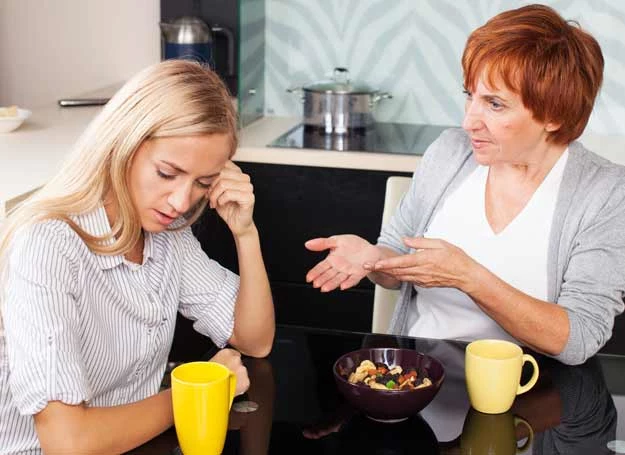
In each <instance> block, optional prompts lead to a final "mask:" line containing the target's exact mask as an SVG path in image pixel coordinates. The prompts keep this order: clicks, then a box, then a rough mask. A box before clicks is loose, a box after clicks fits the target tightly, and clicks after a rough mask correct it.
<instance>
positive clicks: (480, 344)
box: [465, 340, 538, 414]
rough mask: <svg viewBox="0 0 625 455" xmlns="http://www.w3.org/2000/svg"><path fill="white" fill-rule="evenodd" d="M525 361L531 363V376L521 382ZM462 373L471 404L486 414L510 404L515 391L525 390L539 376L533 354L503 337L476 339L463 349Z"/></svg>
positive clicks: (505, 407) (530, 386) (506, 407)
mask: <svg viewBox="0 0 625 455" xmlns="http://www.w3.org/2000/svg"><path fill="white" fill-rule="evenodd" d="M525 362H530V363H531V364H532V366H533V367H534V373H533V374H532V377H531V378H530V380H529V381H528V382H527V384H525V385H521V384H520V382H521V369H522V367H523V364H524V363H525ZM465 375H466V382H467V391H468V392H469V401H471V406H473V407H474V408H475V409H477V410H478V411H480V412H484V413H486V414H500V413H502V412H506V411H507V410H509V409H510V408H511V407H512V403H513V402H514V399H515V398H516V396H517V395H520V394H522V393H525V392H527V391H528V390H530V389H531V388H532V387H534V384H536V381H537V380H538V364H537V363H536V360H535V359H534V357H532V356H531V355H529V354H523V351H522V350H521V348H520V347H519V346H517V345H516V344H514V343H510V342H509V341H504V340H478V341H474V342H472V343H470V344H469V345H468V346H467V348H466V353H465Z"/></svg>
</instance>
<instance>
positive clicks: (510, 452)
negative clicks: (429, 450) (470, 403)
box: [460, 409, 534, 455]
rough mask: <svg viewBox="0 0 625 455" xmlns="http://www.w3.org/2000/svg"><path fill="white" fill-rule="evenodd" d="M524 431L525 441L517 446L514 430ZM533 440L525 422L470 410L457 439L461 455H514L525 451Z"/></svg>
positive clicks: (507, 413) (505, 416) (502, 415)
mask: <svg viewBox="0 0 625 455" xmlns="http://www.w3.org/2000/svg"><path fill="white" fill-rule="evenodd" d="M519 425H520V426H522V427H525V433H526V435H527V439H526V440H525V442H524V443H523V444H521V445H520V446H519V445H518V441H517V427H518V426H519ZM533 440H534V430H532V427H531V425H530V424H529V423H527V421H525V420H524V419H522V418H520V417H517V416H515V415H512V413H511V412H504V413H503V414H484V413H481V412H478V411H476V410H475V409H469V412H468V413H467V417H466V419H465V420H464V426H463V427H462V434H461V435H460V449H461V450H460V451H461V453H462V454H463V455H475V454H488V453H493V454H497V455H515V454H521V453H524V452H525V451H527V449H529V448H530V447H531V445H532V441H533Z"/></svg>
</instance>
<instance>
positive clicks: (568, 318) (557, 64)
mask: <svg viewBox="0 0 625 455" xmlns="http://www.w3.org/2000/svg"><path fill="white" fill-rule="evenodd" d="M603 63H604V62H603V56H602V53H601V49H600V47H599V44H598V43H597V41H596V40H595V39H594V38H593V37H592V36H591V35H590V34H588V33H587V32H585V31H584V30H582V29H581V28H580V27H579V25H578V24H576V23H572V22H568V21H566V20H564V19H563V18H562V17H561V16H560V15H559V14H558V13H557V12H556V11H554V10H553V9H552V8H550V7H548V6H544V5H528V6H524V7H522V8H519V9H515V10H511V11H506V12H503V13H501V14H499V15H497V16H495V17H494V18H492V19H491V20H489V21H488V22H487V23H486V24H485V25H483V26H482V27H480V28H478V29H476V30H475V31H474V32H473V33H472V34H471V35H470V36H469V38H468V41H467V44H466V47H465V50H464V54H463V56H462V68H463V71H464V86H465V93H466V104H465V116H464V121H463V124H462V129H451V130H447V131H445V132H444V133H443V134H442V135H441V136H440V138H438V139H437V140H436V141H435V142H434V143H433V144H432V145H431V146H430V147H429V149H428V150H427V152H426V154H425V156H424V157H423V159H422V161H421V163H420V165H419V167H418V168H417V170H416V172H415V174H414V176H413V181H412V185H411V188H410V189H409V191H408V192H407V194H406V195H405V196H404V198H403V199H402V201H401V202H400V204H399V207H398V209H397V211H396V213H395V215H394V216H393V218H392V221H391V222H390V223H389V224H388V225H386V226H384V227H383V229H382V232H381V234H380V237H379V239H378V242H377V244H376V245H372V244H370V243H369V242H367V241H366V240H364V239H362V238H360V237H358V236H355V235H337V236H332V237H329V238H323V239H313V240H309V241H308V242H307V243H306V247H307V248H309V249H310V250H313V251H322V250H329V254H328V256H327V257H326V258H325V259H324V260H322V261H321V262H320V263H319V264H317V265H316V266H315V267H314V268H313V269H311V270H310V272H309V273H308V276H307V280H308V281H309V282H312V283H313V285H314V286H315V287H317V288H320V289H321V291H323V292H327V291H330V290H333V289H336V288H340V289H347V288H349V287H352V286H354V285H355V284H356V283H358V282H359V281H360V280H361V279H362V278H364V277H365V276H367V277H369V278H370V279H371V280H373V281H374V282H376V283H378V284H380V285H382V286H385V287H388V288H400V289H401V295H400V298H399V301H398V302H397V305H396V309H395V314H394V316H393V319H392V322H391V326H390V328H389V330H390V331H391V332H392V333H397V334H403V335H411V336H421V337H433V338H451V339H461V340H473V339H476V338H498V339H509V340H513V341H517V342H520V343H522V344H525V345H527V346H529V347H531V348H533V349H535V350H537V351H540V352H543V353H545V354H548V355H551V356H553V357H555V358H557V359H559V360H560V361H562V362H564V363H567V364H578V363H582V362H584V361H585V360H586V359H587V358H588V357H590V356H592V355H594V354H595V353H596V352H597V351H598V350H599V349H600V348H601V347H602V346H603V345H604V344H605V343H606V342H607V341H608V339H609V338H610V336H611V333H612V327H613V324H614V318H615V316H616V315H617V314H619V313H621V312H622V311H623V296H624V295H625V168H623V167H622V166H618V165H616V164H613V163H611V162H610V161H607V160H605V159H603V158H601V157H599V156H598V155H596V154H594V153H592V152H590V151H588V150H586V149H585V148H584V146H583V145H582V144H581V143H579V142H576V141H575V140H576V139H577V138H578V137H579V136H580V135H581V134H582V132H583V130H584V128H585V126H586V124H587V122H588V119H589V117H590V114H591V111H592V108H593V104H594V100H595V98H596V96H597V92H598V91H599V87H600V86H601V83H602V78H603Z"/></svg>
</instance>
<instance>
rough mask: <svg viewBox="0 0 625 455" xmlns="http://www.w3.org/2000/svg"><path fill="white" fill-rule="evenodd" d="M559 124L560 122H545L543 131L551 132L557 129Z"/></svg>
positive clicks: (560, 124)
mask: <svg viewBox="0 0 625 455" xmlns="http://www.w3.org/2000/svg"><path fill="white" fill-rule="evenodd" d="M561 126H562V123H556V122H548V123H546V124H545V131H546V132H548V133H553V132H554V131H558V130H559V129H560V127H561Z"/></svg>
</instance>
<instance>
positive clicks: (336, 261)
mask: <svg viewBox="0 0 625 455" xmlns="http://www.w3.org/2000/svg"><path fill="white" fill-rule="evenodd" d="M304 245H305V246H306V248H307V249H309V250H311V251H324V250H330V253H329V254H328V256H326V258H325V259H324V260H323V261H321V262H320V263H319V264H317V265H316V266H314V267H313V268H312V269H310V271H309V272H308V273H307V274H306V282H307V283H311V282H312V284H313V286H314V287H315V288H320V290H321V292H329V291H332V290H334V289H336V288H340V289H341V290H344V289H349V288H351V287H353V286H355V285H357V284H358V283H359V282H360V280H362V279H363V278H364V277H365V276H367V274H368V273H370V270H365V269H364V268H363V264H365V263H372V264H373V263H375V262H376V261H377V260H379V259H381V257H382V254H381V252H380V250H379V249H378V248H377V247H376V246H374V245H372V244H370V243H369V242H367V241H366V240H365V239H363V238H362V237H358V236H357V235H352V234H345V235H333V236H332V237H327V238H316V239H311V240H309V241H307V242H306V243H305V244H304Z"/></svg>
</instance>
